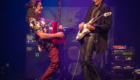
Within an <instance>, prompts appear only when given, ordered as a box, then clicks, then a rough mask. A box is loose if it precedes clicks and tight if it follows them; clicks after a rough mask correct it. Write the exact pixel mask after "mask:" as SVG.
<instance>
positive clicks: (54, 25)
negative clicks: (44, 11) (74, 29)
mask: <svg viewBox="0 0 140 80" xmlns="http://www.w3.org/2000/svg"><path fill="white" fill-rule="evenodd" d="M58 4H59V11H58V21H53V22H52V28H53V30H52V31H51V32H50V34H53V33H57V32H64V30H59V25H60V16H61V0H58ZM52 42H53V43H65V40H64V38H54V39H52Z"/></svg>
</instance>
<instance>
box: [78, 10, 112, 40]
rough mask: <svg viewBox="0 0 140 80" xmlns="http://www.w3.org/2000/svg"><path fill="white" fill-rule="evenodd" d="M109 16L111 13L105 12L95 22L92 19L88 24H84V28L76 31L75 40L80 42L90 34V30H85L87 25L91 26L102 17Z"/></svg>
mask: <svg viewBox="0 0 140 80" xmlns="http://www.w3.org/2000/svg"><path fill="white" fill-rule="evenodd" d="M111 14H112V12H106V13H104V14H102V15H100V16H99V17H98V18H96V19H95V20H94V18H92V19H91V20H90V21H89V22H88V23H86V24H84V27H83V29H82V30H79V31H78V34H77V36H76V40H81V39H82V38H83V37H84V36H85V35H86V34H88V33H90V30H89V29H87V25H92V24H93V23H94V22H96V21H97V20H98V19H99V18H101V17H102V16H104V17H107V16H110V15H111Z"/></svg>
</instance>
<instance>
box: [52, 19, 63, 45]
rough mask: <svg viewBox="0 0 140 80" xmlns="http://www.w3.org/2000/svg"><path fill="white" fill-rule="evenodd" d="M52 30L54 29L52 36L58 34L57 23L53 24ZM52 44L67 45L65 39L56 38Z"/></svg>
mask: <svg viewBox="0 0 140 80" xmlns="http://www.w3.org/2000/svg"><path fill="white" fill-rule="evenodd" d="M52 28H53V29H52V31H51V32H50V34H54V33H57V21H53V22H52ZM60 32H64V30H60ZM52 42H53V43H54V44H56V43H65V40H64V38H54V39H52Z"/></svg>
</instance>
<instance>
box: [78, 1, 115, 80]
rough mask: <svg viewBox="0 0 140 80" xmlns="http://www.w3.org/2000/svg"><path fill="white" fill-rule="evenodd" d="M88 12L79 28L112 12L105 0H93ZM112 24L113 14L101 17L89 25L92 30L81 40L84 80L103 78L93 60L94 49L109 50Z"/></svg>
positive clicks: (101, 51) (99, 79)
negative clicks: (103, 15) (108, 39)
mask: <svg viewBox="0 0 140 80" xmlns="http://www.w3.org/2000/svg"><path fill="white" fill-rule="evenodd" d="M93 1H94V3H91V4H90V6H89V9H88V12H87V14H86V17H85V19H84V21H83V22H82V23H81V24H79V30H82V29H83V26H84V24H85V23H87V22H89V21H90V19H92V18H97V17H98V16H100V15H101V14H104V13H105V12H111V10H110V8H109V7H108V6H107V5H105V4H104V1H103V0H93ZM111 25H112V16H108V17H101V18H100V19H98V20H97V21H96V22H95V23H94V24H92V25H87V26H86V27H87V28H88V29H89V30H90V33H89V34H86V35H85V36H84V37H83V38H82V39H81V40H79V42H80V43H81V48H80V52H81V67H82V71H83V73H84V80H101V77H100V76H99V73H98V71H97V69H96V67H95V64H94V63H93V61H92V55H93V51H96V54H102V53H103V52H105V51H106V50H107V38H108V31H109V29H110V28H111Z"/></svg>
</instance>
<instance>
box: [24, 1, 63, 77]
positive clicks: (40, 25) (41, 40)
mask: <svg viewBox="0 0 140 80" xmlns="http://www.w3.org/2000/svg"><path fill="white" fill-rule="evenodd" d="M26 7H27V8H28V11H27V16H26V20H27V22H28V23H29V25H30V28H31V29H32V31H33V32H34V33H35V38H36V42H37V46H38V49H39V51H40V52H41V51H42V50H46V51H47V52H48V56H49V58H50V62H51V63H50V65H49V67H48V69H47V70H46V72H45V73H44V74H43V75H42V77H41V78H40V79H39V80H49V78H50V77H52V76H53V75H54V74H55V72H56V71H57V70H58V68H59V65H60V58H59V48H58V44H57V43H53V41H52V39H55V38H61V39H62V38H63V36H64V34H63V32H57V33H51V34H50V33H49V32H48V31H49V26H48V25H47V24H46V21H45V19H44V18H42V17H41V10H42V9H43V7H42V4H41V1H40V0H31V1H30V2H29V3H27V4H26ZM52 25H56V21H55V23H54V24H52ZM59 29H61V30H62V29H63V28H62V26H59ZM54 31H55V30H54Z"/></svg>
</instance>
